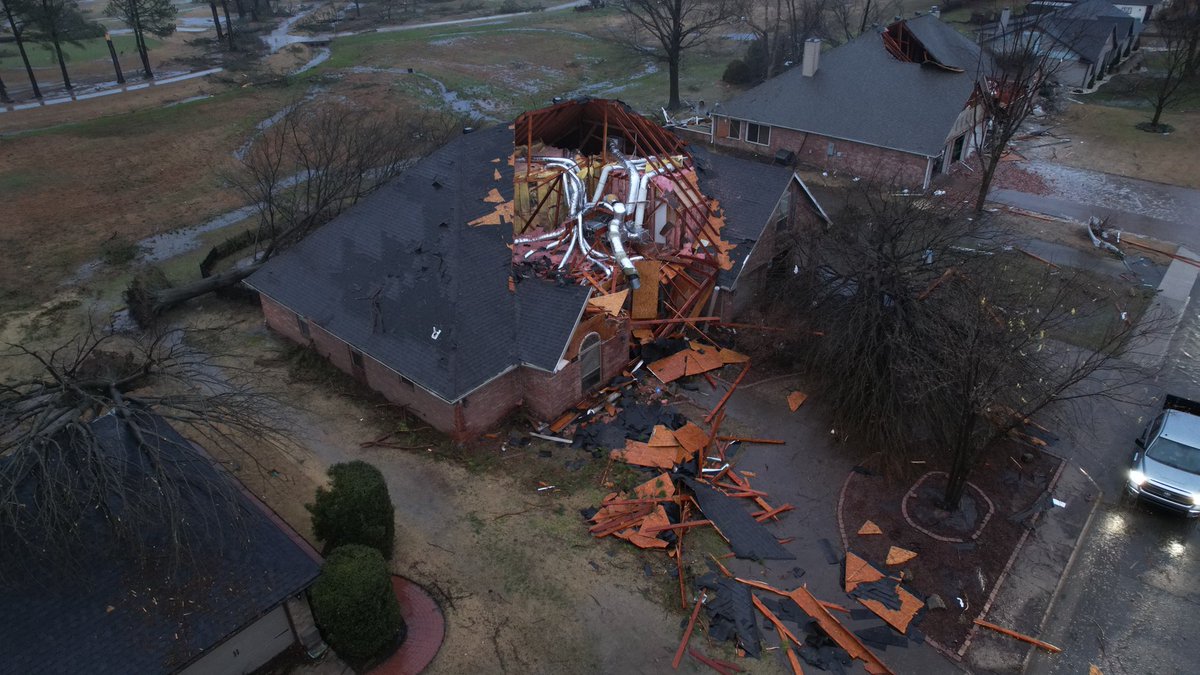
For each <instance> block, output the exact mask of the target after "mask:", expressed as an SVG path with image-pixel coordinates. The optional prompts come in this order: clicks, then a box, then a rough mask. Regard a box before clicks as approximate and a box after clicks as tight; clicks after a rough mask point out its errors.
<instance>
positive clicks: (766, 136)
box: [746, 122, 771, 145]
mask: <svg viewBox="0 0 1200 675" xmlns="http://www.w3.org/2000/svg"><path fill="white" fill-rule="evenodd" d="M746 140H747V141H749V142H751V143H757V144H759V145H770V144H771V127H768V126H766V125H763V124H754V123H753V122H747V123H746Z"/></svg>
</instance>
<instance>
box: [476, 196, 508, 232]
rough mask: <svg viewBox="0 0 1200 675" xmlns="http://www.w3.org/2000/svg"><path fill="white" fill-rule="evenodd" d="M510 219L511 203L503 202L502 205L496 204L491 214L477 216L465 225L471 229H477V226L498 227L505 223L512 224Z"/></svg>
mask: <svg viewBox="0 0 1200 675" xmlns="http://www.w3.org/2000/svg"><path fill="white" fill-rule="evenodd" d="M512 219H513V203H512V202H504V203H503V204H497V205H496V208H495V210H493V211H492V212H491V213H486V214H484V215H482V216H479V217H478V218H476V219H475V220H472V221H471V222H469V223H467V224H468V225H470V226H471V227H478V226H479V225H500V224H502V223H505V222H512Z"/></svg>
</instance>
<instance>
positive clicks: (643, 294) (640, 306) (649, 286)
mask: <svg viewBox="0 0 1200 675" xmlns="http://www.w3.org/2000/svg"><path fill="white" fill-rule="evenodd" d="M634 266H635V267H637V271H638V277H639V278H640V279H641V285H640V286H639V287H638V288H636V289H634V291H633V306H632V308H631V309H630V312H629V316H630V317H632V318H634V319H656V318H658V283H659V273H660V271H661V268H662V263H661V262H660V261H658V260H639V261H637V262H635V263H634ZM614 278H616V275H614Z"/></svg>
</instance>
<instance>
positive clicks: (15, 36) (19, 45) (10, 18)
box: [0, 0, 42, 98]
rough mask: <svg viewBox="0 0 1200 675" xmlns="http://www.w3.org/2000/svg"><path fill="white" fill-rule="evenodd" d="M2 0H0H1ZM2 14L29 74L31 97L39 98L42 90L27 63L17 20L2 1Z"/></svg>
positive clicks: (31, 67) (27, 59)
mask: <svg viewBox="0 0 1200 675" xmlns="http://www.w3.org/2000/svg"><path fill="white" fill-rule="evenodd" d="M2 1H3V0H0V2H2ZM4 14H5V15H6V16H7V17H8V27H9V28H10V29H12V34H13V39H15V40H16V41H17V51H19V52H21V62H22V63H24V64H25V74H26V75H28V76H29V86H31V87H33V97H34V98H41V97H42V90H41V89H40V88H39V87H38V83H37V78H36V77H34V76H33V66H31V65H29V56H28V55H27V54H26V53H25V41H24V40H22V39H21V31H19V30H17V20H16V19H14V18H13V14H12V10H10V9H9V8H8V3H7V2H4Z"/></svg>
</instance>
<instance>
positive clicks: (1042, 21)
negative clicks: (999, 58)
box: [980, 0, 1144, 89]
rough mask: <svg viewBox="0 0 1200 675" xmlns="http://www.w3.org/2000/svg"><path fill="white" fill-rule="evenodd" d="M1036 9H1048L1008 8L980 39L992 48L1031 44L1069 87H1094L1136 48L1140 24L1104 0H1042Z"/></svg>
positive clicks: (996, 49)
mask: <svg viewBox="0 0 1200 675" xmlns="http://www.w3.org/2000/svg"><path fill="white" fill-rule="evenodd" d="M1030 8H1031V10H1037V9H1039V6H1037V5H1031V6H1030ZM1040 9H1043V10H1048V11H1041V12H1038V11H1030V12H1028V13H1026V14H1025V15H1023V16H1020V17H1012V16H1011V15H1009V14H1008V13H1007V10H1006V12H1005V13H1003V14H1001V17H1000V21H999V22H997V23H996V24H993V25H991V26H986V27H984V28H983V29H982V30H981V32H980V37H981V40H982V41H983V42H984V44H986V45H989V46H990V47H991V48H992V49H993V51H996V52H1000V51H1002V50H1003V49H1004V45H1005V43H1008V42H1010V41H1013V40H1018V39H1019V40H1021V44H1022V45H1025V44H1031V45H1032V46H1033V48H1034V49H1036V50H1037V51H1038V53H1041V54H1046V55H1048V56H1049V58H1050V59H1052V61H1051V63H1052V64H1053V65H1052V67H1053V68H1054V73H1053V78H1054V80H1056V81H1057V82H1059V83H1061V84H1063V85H1066V86H1069V87H1079V88H1083V89H1090V88H1092V87H1094V86H1096V82H1098V81H1100V80H1103V79H1104V78H1105V77H1106V76H1108V75H1109V74H1110V73H1111V72H1112V71H1113V69H1115V68H1116V67H1117V66H1118V65H1120V63H1121V62H1122V61H1124V60H1125V59H1126V58H1128V56H1129V55H1130V53H1131V52H1132V51H1133V50H1134V49H1136V48H1137V45H1138V39H1139V38H1140V37H1141V33H1142V29H1143V28H1144V24H1143V22H1142V21H1141V20H1138V19H1136V18H1134V17H1132V16H1130V14H1129V13H1128V12H1125V11H1123V10H1122V9H1119V8H1118V7H1117V6H1115V5H1113V4H1112V3H1111V2H1108V0H1082V1H1081V2H1075V3H1069V4H1068V3H1043V4H1042V5H1041V6H1040Z"/></svg>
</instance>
